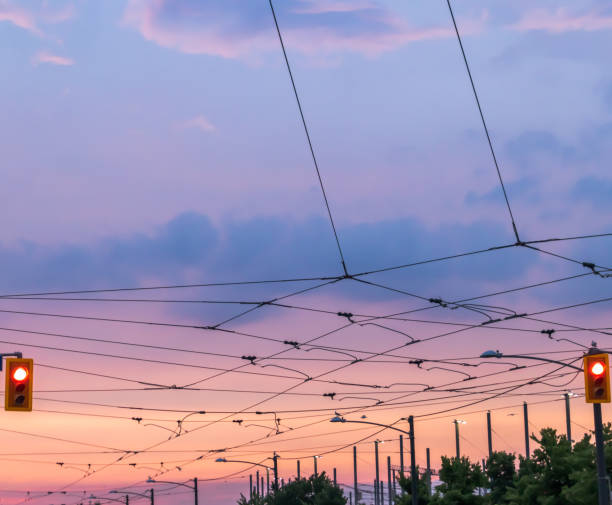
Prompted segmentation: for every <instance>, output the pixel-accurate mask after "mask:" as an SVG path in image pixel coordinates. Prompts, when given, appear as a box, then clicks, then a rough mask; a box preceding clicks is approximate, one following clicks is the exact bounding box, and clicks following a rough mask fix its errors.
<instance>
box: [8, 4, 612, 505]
mask: <svg viewBox="0 0 612 505" xmlns="http://www.w3.org/2000/svg"><path fill="white" fill-rule="evenodd" d="M274 6H275V9H276V15H277V18H278V24H279V27H280V31H281V33H282V37H283V41H284V44H285V48H286V51H287V56H288V60H289V63H290V65H291V70H292V72H293V77H294V79H295V85H296V89H297V92H298V95H299V98H300V100H301V106H302V109H303V112H304V117H305V121H306V123H307V126H308V129H309V133H310V138H311V141H312V146H313V151H314V153H315V155H316V158H317V161H318V167H319V170H320V174H321V181H322V184H323V186H324V188H325V192H326V196H327V198H328V202H329V209H330V214H331V216H332V218H333V222H334V225H335V229H336V231H337V237H338V242H336V238H335V236H334V229H333V228H332V225H331V222H330V218H329V215H328V212H327V208H326V205H325V200H324V198H323V194H322V191H321V186H320V184H319V179H318V177H317V172H316V170H315V166H314V163H313V159H312V156H311V152H310V150H309V146H308V142H307V138H306V135H305V132H304V128H303V125H302V122H301V118H300V114H299V109H298V105H297V103H296V98H295V96H294V92H293V88H292V83H291V80H290V77H289V73H288V72H287V67H286V64H285V60H284V58H283V53H282V49H281V46H280V43H279V39H278V35H277V32H276V28H275V25H274V18H273V17H272V12H271V10H270V5H269V3H268V1H267V0H98V1H94V0H90V1H86V0H72V1H64V0H27V1H17V0H14V1H11V0H0V59H1V61H2V67H3V69H2V72H0V111H1V112H0V118H1V120H0V156H1V158H0V159H1V160H2V163H1V165H0V171H1V174H2V184H0V201H1V202H2V212H0V227H1V229H2V237H1V239H0V260H1V265H2V269H1V272H2V274H1V275H0V294H2V299H1V300H0V301H1V303H0V321H1V322H0V343H1V344H2V345H1V346H0V352H13V351H21V352H23V354H24V356H25V357H29V358H33V359H34V361H35V364H36V368H35V373H36V375H35V386H34V387H35V395H34V396H35V403H34V410H33V412H32V413H22V412H3V414H2V421H0V434H1V440H2V441H3V443H2V449H1V450H0V462H1V463H0V504H6V505H15V504H22V503H32V504H35V505H39V504H40V505H43V504H44V505H47V504H67V505H68V504H69V505H73V504H77V503H80V500H81V499H82V498H83V497H84V496H85V497H88V496H90V495H95V496H99V497H108V498H117V497H118V495H117V494H110V491H111V490H130V491H135V492H139V493H142V492H144V491H145V490H147V489H149V488H150V487H151V484H147V483H146V480H147V478H148V477H149V476H152V477H154V478H155V479H158V480H164V481H173V482H186V481H187V480H188V479H192V478H194V477H197V478H198V479H199V480H200V482H201V484H200V487H201V500H200V503H201V504H206V505H229V504H232V503H235V502H236V500H237V498H238V497H239V495H240V493H241V492H242V493H245V494H247V493H248V476H249V474H254V472H255V468H254V467H252V466H249V465H247V464H242V463H224V464H222V463H216V462H215V459H216V458H218V457H220V456H222V457H225V458H227V459H234V460H245V461H252V462H259V463H262V464H270V460H269V459H266V458H270V457H271V456H272V455H273V452H274V451H276V452H277V453H278V454H279V456H280V459H279V468H280V475H281V477H283V478H284V479H288V478H292V477H294V476H295V472H296V460H297V459H300V460H301V462H302V473H303V474H309V473H311V472H312V466H313V465H312V462H313V456H315V455H321V456H322V457H321V459H320V461H319V470H320V471H322V470H325V471H327V472H331V471H332V469H333V468H334V467H335V468H337V470H338V478H339V480H340V482H342V483H343V484H347V485H349V486H351V485H352V446H353V445H355V444H357V448H358V449H357V450H358V469H359V480H360V482H363V483H364V484H366V483H367V484H371V483H372V482H373V479H374V440H376V439H380V440H384V441H385V444H383V445H381V468H383V470H382V474H383V475H384V477H383V478H384V480H386V475H387V474H386V458H387V456H391V458H392V463H393V465H398V464H399V444H398V433H397V432H393V431H391V430H385V431H380V429H379V428H376V427H374V426H367V425H357V424H352V425H351V424H330V423H329V420H330V419H331V418H332V417H333V416H334V412H338V413H340V414H342V415H344V416H345V417H346V419H351V420H359V419H360V418H361V416H362V415H366V416H367V417H366V419H365V420H369V421H372V422H376V423H382V424H390V423H395V422H397V423H398V424H397V425H396V426H398V427H400V428H401V429H405V430H407V429H408V424H407V423H406V422H405V421H402V420H400V419H401V418H403V417H407V416H409V415H413V416H415V433H416V459H417V463H418V464H419V465H421V467H423V466H424V465H425V449H426V448H427V447H429V448H430V449H431V455H432V466H433V467H434V468H437V467H438V466H439V462H440V456H441V455H446V454H448V455H454V450H455V440H454V427H453V425H452V424H451V423H452V421H453V419H456V418H458V419H463V420H466V421H467V424H465V425H462V426H461V435H462V441H461V444H462V448H461V449H462V452H463V453H464V454H465V455H468V456H469V457H470V458H473V459H474V460H475V461H480V460H481V459H482V458H483V457H486V455H487V434H486V411H487V410H489V409H490V410H491V412H492V418H493V429H494V434H493V441H494V448H495V449H498V450H506V451H511V452H516V453H517V454H524V441H523V424H522V423H523V419H522V410H523V407H522V404H523V402H524V401H527V402H528V404H529V420H530V430H531V431H532V432H534V433H537V432H538V430H539V429H540V428H542V427H545V426H552V427H555V428H557V429H559V430H560V431H561V432H563V433H564V432H565V417H564V412H565V411H564V404H563V397H562V394H563V392H565V391H573V392H575V393H577V394H578V396H577V397H575V398H573V399H572V400H571V405H572V419H573V421H574V424H573V425H572V430H573V438H574V439H576V440H577V439H579V438H580V437H581V436H582V434H583V433H585V432H587V431H588V430H589V429H590V428H591V427H592V423H593V419H592V413H591V409H590V406H587V405H585V402H584V398H583V397H582V396H580V395H581V394H582V392H583V379H582V377H581V376H580V375H576V374H573V373H569V372H568V370H569V369H561V370H560V371H555V370H556V369H557V368H558V367H557V366H555V365H549V364H542V363H538V362H536V361H525V360H516V359H513V360H498V361H494V362H490V361H483V360H481V359H479V358H478V357H479V355H480V354H481V353H482V352H483V351H485V350H487V349H493V350H497V349H499V350H500V351H502V352H505V353H514V354H527V353H536V354H537V355H538V356H548V357H549V358H551V357H552V358H554V359H562V360H567V361H568V362H573V363H575V364H580V361H577V360H579V358H580V357H581V355H582V353H583V352H584V350H585V346H587V347H588V346H589V345H590V344H591V342H592V341H596V342H597V344H598V345H599V347H601V348H602V349H612V340H611V339H610V335H611V333H608V329H609V328H611V327H612V324H611V321H610V302H611V301H612V298H611V297H612V289H611V287H612V285H611V283H612V276H611V275H610V274H609V273H607V272H608V269H609V268H612V253H611V250H612V248H611V246H612V236H601V237H592V238H582V239H577V240H563V241H557V242H544V243H536V244H532V247H526V246H513V244H514V243H515V242H516V237H515V235H514V232H513V227H512V222H511V219H510V215H509V211H508V207H507V205H506V201H505V199H504V194H503V192H502V188H501V186H500V180H499V178H498V175H497V171H496V168H495V165H494V162H493V159H492V156H491V151H490V150H489V145H488V143H487V138H486V136H485V132H484V130H483V124H482V122H481V118H480V115H479V112H478V108H477V105H476V102H475V99H474V95H473V91H472V88H471V86H470V81H469V78H468V74H467V72H466V67H465V64H464V60H463V58H462V54H461V51H460V47H459V44H458V41H457V36H456V33H455V30H454V27H453V23H452V19H451V16H450V13H449V9H448V6H447V3H446V1H445V0H438V1H431V0H429V1H424V0H421V1H413V2H403V1H399V0H387V1H378V0H276V2H275V4H274ZM452 6H453V9H454V13H455V17H456V21H457V26H458V29H459V31H460V33H461V37H462V41H463V44H464V49H465V52H466V55H467V59H468V61H469V65H470V68H471V71H472V77H473V79H474V83H475V86H476V89H477V92H478V96H479V99H480V103H481V106H482V110H483V114H484V117H485V119H486V122H487V125H488V127H489V133H490V136H491V142H492V146H493V148H494V150H495V154H496V156H497V161H498V164H499V168H500V173H501V176H502V178H503V181H504V183H505V188H506V190H507V196H508V201H509V204H510V208H511V210H512V213H513V216H514V220H515V223H516V227H517V230H518V233H519V235H520V239H521V241H537V240H544V239H551V238H569V237H582V236H587V235H596V234H609V233H611V232H612V226H611V225H610V221H611V218H612V175H611V172H610V159H611V155H612V140H611V139H612V135H611V134H612V66H610V64H609V62H610V49H609V48H610V47H611V46H612V7H610V5H609V4H608V3H606V2H601V1H596V0H591V1H588V0H573V1H569V0H561V1H560V0H555V1H552V0H539V1H537V2H533V1H527V0H515V1H513V2H495V3H494V4H492V3H491V2H486V1H483V0H474V1H471V2H467V1H465V0H462V1H459V0H455V1H454V2H452ZM499 246H508V247H505V248H501V249H500V248H498V247H499ZM489 248H496V249H493V250H490V251H486V252H482V250H485V249H489ZM538 249H539V250H538ZM471 252H477V253H475V254H471V255H466V256H459V257H453V258H449V259H440V258H446V257H449V256H455V255H461V254H463V253H471ZM341 254H342V256H343V257H344V260H345V264H346V268H347V272H348V274H349V276H348V277H349V278H344V271H343V268H342V262H341ZM432 259H440V260H439V261H434V262H427V261H428V260H432ZM423 262H425V263H423ZM583 262H587V263H592V264H593V265H594V267H593V268H589V267H588V266H586V267H585V266H583V265H582V263H583ZM415 263H419V264H416V265H415ZM391 267H399V268H393V269H391ZM372 271H375V272H373V273H372ZM610 272H611V273H612V271H610ZM247 281H248V282H247ZM251 281H257V282H251ZM259 281H282V282H259ZM552 281H554V282H552ZM204 284H208V285H207V286H203V285H204ZM210 284H213V285H210ZM536 284H541V285H539V286H537V287H535V286H534V285H536ZM124 288H130V289H129V290H125V289H124ZM132 288H133V289H132ZM138 288H147V289H138ZM162 288H163V289H162ZM519 288H527V289H519ZM100 290H105V291H100ZM16 295H19V296H16ZM481 297H482V298H481ZM84 299H88V300H84ZM431 300H434V301H433V302H432V301H431ZM435 300H438V302H436V301H435ZM587 302H589V303H587ZM591 302H596V303H591ZM585 303H587V304H586V305H583V304H585ZM575 305H580V306H577V307H576V306H575ZM569 306H573V307H571V308H570V307H569ZM248 309H252V310H251V311H250V312H248V313H245V314H243V313H244V312H245V311H247V310H248ZM60 316H61V317H60ZM235 316H237V317H235ZM513 316H514V317H513ZM516 316H519V317H516ZM234 317H235V318H234ZM508 318H509V319H508ZM491 320H493V322H490V321H491ZM366 323H367V324H366ZM482 323H487V324H485V325H483V324H482ZM551 329H554V330H555V332H554V333H553V334H551V337H552V338H549V337H548V336H547V334H546V333H542V330H551ZM610 331H612V329H611V330H610ZM563 339H567V340H563ZM559 340H560V341H559ZM417 341H420V342H417ZM295 344H297V345H295ZM546 353H549V354H546ZM550 353H553V354H550ZM421 360H423V361H421ZM428 360H442V362H439V361H428ZM411 361H412V362H413V363H410V362H411ZM415 362H416V363H415ZM519 365H520V368H517V366H519ZM523 366H526V367H525V368H523ZM545 374H549V376H547V377H545V378H543V379H541V380H536V382H535V383H533V384H530V385H526V384H525V383H526V382H529V381H530V380H534V379H538V378H539V377H541V376H544V375H545ZM187 386H188V388H187V389H185V388H186V387H187ZM515 386H517V388H516V389H512V388H513V387H515ZM518 386H520V387H518ZM425 389H427V391H424V390H425ZM603 411H604V421H607V420H609V419H610V414H611V413H612V411H611V410H610V409H609V407H608V406H604V410H603ZM186 416H188V417H186ZM183 418H185V420H184V422H180V423H179V422H178V421H180V420H182V419H183ZM535 447H536V444H535V443H534V442H532V450H533V448H535ZM405 449H407V442H406V447H405ZM405 457H406V461H408V460H409V457H408V453H407V452H406V456H405ZM155 489H156V493H157V494H158V497H157V503H160V504H162V505H164V504H170V503H172V504H180V505H182V504H188V503H192V497H191V495H190V491H189V490H188V489H186V488H185V487H182V488H181V487H179V488H175V487H173V486H172V485H162V484H158V485H156V487H155ZM64 492H65V494H63V493H64ZM347 492H348V491H347ZM133 500H134V501H135V502H136V503H146V502H145V501H144V499H139V498H138V497H137V496H133ZM109 503H113V502H112V501H111V502H109Z"/></svg>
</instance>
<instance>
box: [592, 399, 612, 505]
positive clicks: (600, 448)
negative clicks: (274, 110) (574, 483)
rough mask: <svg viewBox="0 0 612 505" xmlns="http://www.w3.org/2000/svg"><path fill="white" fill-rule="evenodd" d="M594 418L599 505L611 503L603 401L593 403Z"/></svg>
mask: <svg viewBox="0 0 612 505" xmlns="http://www.w3.org/2000/svg"><path fill="white" fill-rule="evenodd" d="M593 418H594V421H595V454H596V456H597V494H598V495H599V501H598V503H599V505H610V482H609V481H608V475H607V473H606V459H605V454H604V439H603V422H602V419H601V403H594V404H593Z"/></svg>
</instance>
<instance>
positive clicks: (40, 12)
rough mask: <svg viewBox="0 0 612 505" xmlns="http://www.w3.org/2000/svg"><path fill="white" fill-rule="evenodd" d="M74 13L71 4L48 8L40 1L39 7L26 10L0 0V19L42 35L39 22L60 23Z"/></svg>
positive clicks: (6, 0) (5, 0) (71, 16)
mask: <svg viewBox="0 0 612 505" xmlns="http://www.w3.org/2000/svg"><path fill="white" fill-rule="evenodd" d="M74 15H75V10H74V6H73V5H72V4H66V5H63V6H58V5H53V8H49V6H48V4H47V3H46V2H42V3H40V8H39V9H37V10H27V9H24V8H22V7H21V6H19V5H16V4H15V3H12V2H9V1H8V0H0V21H7V22H9V23H12V24H13V25H15V26H17V27H19V28H22V29H24V30H27V31H29V32H30V33H33V34H35V35H38V36H43V35H44V34H43V31H42V30H41V28H40V24H55V23H62V22H64V21H67V20H69V19H71V18H73V17H74Z"/></svg>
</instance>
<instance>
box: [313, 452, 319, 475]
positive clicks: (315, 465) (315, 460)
mask: <svg viewBox="0 0 612 505" xmlns="http://www.w3.org/2000/svg"><path fill="white" fill-rule="evenodd" d="M317 458H318V456H313V457H312V459H314V476H315V477H318V476H319V472H318V471H317Z"/></svg>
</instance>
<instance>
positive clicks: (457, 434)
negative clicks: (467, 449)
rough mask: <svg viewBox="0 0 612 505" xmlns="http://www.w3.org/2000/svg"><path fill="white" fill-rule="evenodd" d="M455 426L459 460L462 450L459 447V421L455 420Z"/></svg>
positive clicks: (456, 448) (456, 449) (456, 450)
mask: <svg viewBox="0 0 612 505" xmlns="http://www.w3.org/2000/svg"><path fill="white" fill-rule="evenodd" d="M453 424H454V425H455V452H456V454H457V459H459V458H460V457H461V448H460V447H459V421H458V420H457V419H455V420H454V421H453Z"/></svg>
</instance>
